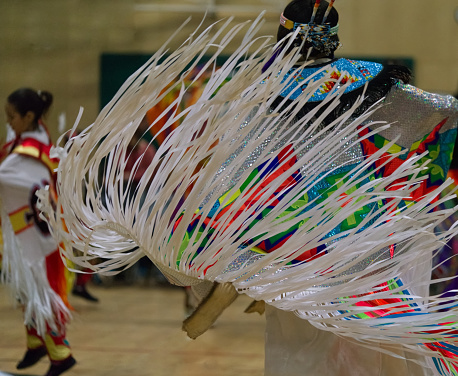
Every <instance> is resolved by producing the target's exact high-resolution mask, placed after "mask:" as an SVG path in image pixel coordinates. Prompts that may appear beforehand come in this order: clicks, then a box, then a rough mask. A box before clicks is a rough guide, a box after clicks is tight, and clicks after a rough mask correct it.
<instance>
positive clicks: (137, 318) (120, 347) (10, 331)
mask: <svg viewBox="0 0 458 376" xmlns="http://www.w3.org/2000/svg"><path fill="white" fill-rule="evenodd" d="M90 290H91V292H93V294H94V295H96V296H97V297H98V298H100V302H99V303H95V304H94V303H90V302H86V301H85V300H82V299H80V298H77V297H71V303H72V305H73V306H74V308H75V312H74V320H73V322H72V324H71V325H70V326H69V328H68V340H69V341H70V344H71V346H72V349H73V354H74V357H75V358H76V360H77V362H78V363H77V365H76V366H75V367H74V368H72V369H71V370H69V371H68V372H66V373H65V374H64V375H65V376H83V375H84V376H121V375H122V376H261V375H263V365H264V345H263V342H264V317H263V316H260V315H258V314H245V313H243V311H244V309H245V308H246V306H248V304H249V303H250V300H249V299H248V298H247V297H246V296H240V297H239V298H238V299H237V300H236V301H235V302H234V304H233V305H232V306H231V307H229V308H228V309H227V310H226V311H225V312H224V313H223V315H222V316H221V317H220V318H219V320H218V321H217V323H216V325H215V326H214V327H213V328H212V329H210V330H209V331H208V332H207V333H205V334H204V335H203V336H201V337H199V338H198V339H197V340H190V339H188V338H187V337H186V335H185V333H184V332H182V331H181V323H182V320H183V318H184V316H185V312H184V292H183V290H181V289H179V288H172V287H169V288H165V287H161V288H159V287H140V286H131V287H127V286H109V287H102V286H90ZM24 351H25V331H24V327H23V325H22V315H21V311H20V310H19V309H14V308H13V307H12V305H11V301H10V298H9V296H8V295H7V292H6V290H5V288H4V287H3V286H0V376H3V375H4V374H5V373H6V374H12V375H31V376H32V375H33V376H35V375H37V376H39V375H44V374H45V373H46V370H47V369H48V366H49V363H48V360H47V359H44V360H41V361H40V362H39V363H38V364H37V365H35V366H33V367H31V368H29V369H27V370H25V371H22V372H19V371H17V370H16V363H17V361H18V360H19V359H20V358H21V357H22V355H23V353H24Z"/></svg>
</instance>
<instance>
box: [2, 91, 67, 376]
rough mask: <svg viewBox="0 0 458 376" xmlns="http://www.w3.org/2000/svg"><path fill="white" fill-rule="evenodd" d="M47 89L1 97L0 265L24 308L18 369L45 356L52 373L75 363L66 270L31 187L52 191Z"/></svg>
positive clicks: (53, 161) (50, 375)
mask: <svg viewBox="0 0 458 376" xmlns="http://www.w3.org/2000/svg"><path fill="white" fill-rule="evenodd" d="M52 99H53V97H52V95H51V94H50V93H49V92H47V91H41V92H37V91H35V90H32V89H29V88H22V89H18V90H16V91H14V92H13V93H11V94H10V95H9V96H8V99H7V102H6V107H5V110H6V116H7V120H8V123H9V124H10V126H11V127H12V128H13V130H14V132H15V134H16V138H15V140H14V142H13V143H12V144H11V146H10V148H9V150H8V153H7V155H6V157H5V159H4V160H3V161H2V162H1V164H0V198H1V212H2V235H3V251H4V253H3V265H2V281H3V283H5V284H7V285H8V287H10V289H11V293H12V296H13V298H14V299H16V300H17V301H19V302H20V303H21V304H22V305H23V307H24V323H25V326H26V332H27V351H26V353H25V355H24V358H23V359H22V360H21V361H20V362H19V363H18V365H17V368H18V369H24V368H27V367H31V366H33V365H34V364H36V363H37V362H38V361H39V360H40V359H41V358H42V357H43V356H45V355H48V357H49V359H50V361H51V365H50V368H49V370H48V372H47V373H46V376H58V375H60V374H62V373H63V372H65V371H67V370H68V369H70V368H71V367H73V366H74V364H75V359H74V358H73V356H72V353H71V349H70V346H69V344H68V341H67V339H66V335H65V327H66V324H67V322H68V320H69V318H70V312H69V308H68V307H69V305H68V301H67V290H68V289H67V276H66V274H67V273H68V271H67V269H66V268H65V266H64V265H63V263H62V260H61V257H60V255H59V251H58V246H57V244H56V243H55V241H54V239H53V238H52V237H51V235H50V232H49V228H48V225H47V224H46V222H45V221H44V220H43V219H42V218H41V217H40V214H39V210H38V208H37V202H38V197H37V195H36V193H37V191H38V190H39V189H41V188H44V187H49V193H50V195H51V194H54V187H53V186H54V169H55V168H56V166H57V162H58V161H57V160H56V159H53V158H52V157H51V156H50V154H49V152H50V148H51V146H52V144H51V140H50V137H49V135H48V132H47V130H46V127H45V125H44V122H43V117H44V115H45V114H46V112H47V111H48V109H49V107H50V105H51V103H52Z"/></svg>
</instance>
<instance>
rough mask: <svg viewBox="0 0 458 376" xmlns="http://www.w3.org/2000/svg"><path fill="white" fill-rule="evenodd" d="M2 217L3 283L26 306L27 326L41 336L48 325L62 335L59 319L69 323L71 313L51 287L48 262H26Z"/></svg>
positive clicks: (9, 227)
mask: <svg viewBox="0 0 458 376" xmlns="http://www.w3.org/2000/svg"><path fill="white" fill-rule="evenodd" d="M0 206H1V205H0ZM1 215H2V235H3V244H4V247H3V260H2V273H1V282H2V283H4V284H5V285H7V286H8V291H9V293H10V295H11V297H12V299H13V300H14V301H15V302H16V303H19V304H21V305H22V306H23V309H24V325H26V326H28V325H31V326H33V327H34V328H35V329H36V330H37V332H38V334H39V335H40V336H42V337H44V336H45V334H46V333H47V325H48V326H49V328H51V330H53V331H55V332H58V333H59V332H61V330H62V329H63V328H62V326H61V325H60V322H61V321H60V320H61V319H64V320H65V321H69V320H70V317H71V314H70V311H69V309H68V308H67V307H66V305H65V304H64V302H63V301H62V299H61V298H60V296H59V295H57V293H56V292H55V291H54V290H53V289H52V288H51V286H50V285H49V282H48V278H47V271H46V264H45V259H44V258H43V260H42V262H40V263H38V264H32V263H31V262H29V261H27V257H26V255H24V250H23V249H22V247H21V246H20V244H19V242H18V240H17V238H16V236H15V235H14V230H13V226H12V224H11V222H10V219H9V217H8V214H7V213H6V212H5V211H4V210H2V213H1Z"/></svg>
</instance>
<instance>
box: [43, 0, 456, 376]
mask: <svg viewBox="0 0 458 376" xmlns="http://www.w3.org/2000/svg"><path fill="white" fill-rule="evenodd" d="M333 3H334V2H333V1H331V2H330V3H327V2H325V1H318V0H317V1H311V0H300V1H298V0H296V1H293V2H292V3H290V4H289V5H288V6H287V7H286V9H285V11H284V12H283V14H282V17H281V19H280V23H281V27H280V33H279V34H280V38H281V37H282V34H283V35H285V38H286V39H282V40H280V41H279V43H277V45H276V46H275V47H274V48H273V49H270V48H266V44H267V42H265V43H264V44H263V43H262V42H263V39H254V35H255V33H256V30H257V27H259V23H258V22H257V21H255V22H254V24H253V25H252V27H250V29H249V31H248V32H247V34H246V35H245V38H243V42H242V44H241V46H240V47H239V49H237V50H236V52H235V53H234V54H233V55H231V56H230V57H229V58H228V60H227V62H226V64H224V65H223V66H222V67H221V69H219V70H215V71H214V72H213V74H212V76H211V77H210V79H209V81H208V83H207V85H206V87H205V90H204V92H203V93H202V96H201V97H200V98H199V99H198V100H197V102H196V103H195V104H194V105H193V106H191V107H189V108H188V109H187V111H186V112H185V113H180V114H176V113H175V114H173V116H172V118H171V120H170V121H171V122H172V121H176V120H177V119H179V118H180V117H185V118H184V120H183V122H182V123H181V125H180V126H179V127H178V128H177V129H176V130H175V131H174V132H173V133H172V134H171V135H170V136H169V137H168V139H167V140H165V142H163V143H162V144H161V146H160V147H159V149H158V150H157V152H156V155H155V157H154V158H153V161H152V163H151V165H150V166H149V167H148V169H147V170H146V171H145V173H144V176H143V177H142V179H141V180H140V182H139V184H138V189H139V192H147V194H146V198H145V204H144V206H147V207H151V206H152V205H153V204H154V207H153V209H152V210H151V211H148V210H145V209H144V208H143V207H139V206H138V205H134V203H131V205H129V206H127V207H126V206H123V204H122V203H124V202H125V201H124V200H125V197H126V195H127V191H126V190H125V189H124V187H123V184H122V182H123V176H122V171H123V170H124V168H125V164H123V163H122V162H120V161H123V160H124V156H125V153H126V150H127V146H128V145H127V144H128V140H129V139H130V138H131V137H132V134H133V133H134V132H135V130H136V128H137V127H138V126H139V124H140V122H141V119H142V118H143V116H144V111H145V110H144V108H145V106H147V104H148V103H153V102H154V101H155V100H157V98H158V93H160V91H161V89H163V88H165V87H167V84H168V80H172V79H175V77H177V76H180V75H182V71H183V70H184V69H186V67H187V65H188V64H191V65H192V64H197V63H196V62H194V57H195V56H200V54H201V53H203V52H206V51H208V50H209V49H210V48H212V47H215V46H216V47H215V48H217V51H216V52H215V53H214V56H213V60H214V59H215V56H217V55H218V54H219V53H221V51H222V50H223V48H224V47H225V46H226V45H227V43H229V42H230V40H231V38H232V37H233V36H234V34H235V33H236V31H237V30H239V29H240V26H235V27H234V28H233V29H231V30H228V31H227V32H226V34H225V35H226V37H225V38H223V40H222V41H221V42H220V41H218V43H217V42H216V41H215V39H216V38H217V37H218V33H216V34H215V35H214V36H211V34H210V31H211V29H208V30H205V31H204V32H203V33H202V34H201V35H199V36H198V37H196V36H195V35H192V37H190V39H189V40H188V41H187V43H184V44H183V45H182V46H181V47H180V48H179V49H178V50H176V51H175V52H173V53H172V54H171V55H170V56H169V57H168V58H167V59H165V61H164V62H163V63H159V60H160V57H161V54H162V50H161V51H159V52H158V53H157V54H156V55H154V56H153V57H152V58H151V60H150V61H149V62H148V63H147V64H146V65H145V66H144V67H143V69H141V70H139V71H138V72H139V73H138V74H137V75H133V76H132V77H131V78H130V79H129V80H128V81H127V82H126V84H125V85H124V86H123V87H122V88H121V89H120V91H119V94H118V95H117V96H115V98H113V101H112V102H111V103H110V104H109V105H108V106H107V108H105V109H104V111H103V112H102V113H101V114H100V116H99V117H98V118H97V119H96V121H95V123H94V124H93V125H92V126H91V127H89V128H88V129H86V130H85V131H83V132H82V135H81V137H79V138H76V139H74V140H73V143H76V144H78V150H79V151H78V153H76V152H74V148H72V147H71V145H72V144H71V143H70V144H69V145H66V146H65V150H63V151H62V160H61V163H60V165H59V173H58V185H57V187H58V189H59V192H60V193H61V194H60V195H59V205H62V207H63V208H64V213H65V212H66V210H69V211H71V212H72V213H73V214H74V217H73V218H69V217H66V218H65V219H66V220H65V222H66V224H67V225H68V226H69V228H70V229H71V231H69V232H65V231H61V230H60V229H59V226H58V223H59V221H61V219H62V216H61V215H60V213H56V216H54V215H52V213H53V210H52V207H51V206H50V205H47V206H45V208H44V209H45V211H46V212H47V213H50V214H51V215H50V216H49V219H50V221H51V223H52V224H53V225H52V226H51V228H52V229H53V230H54V236H55V237H56V239H58V240H59V241H62V242H64V243H66V244H69V245H72V246H74V247H75V248H77V249H80V250H84V251H85V255H84V256H80V255H78V254H72V253H71V252H69V251H65V250H63V251H64V252H66V254H67V255H68V257H70V258H71V259H72V260H73V261H75V262H76V263H77V264H81V265H83V266H88V267H90V265H91V264H90V262H91V260H92V259H95V258H97V257H101V258H104V259H105V261H104V262H102V263H100V264H99V265H93V266H92V267H93V269H94V270H99V271H102V272H106V273H113V271H114V270H116V269H117V268H119V267H123V266H129V265H132V263H133V262H135V260H136V259H138V258H139V257H141V256H142V255H144V254H147V255H148V256H149V257H150V258H151V259H152V260H153V262H155V264H156V265H157V266H158V267H159V268H160V269H161V271H162V272H163V273H164V274H165V275H166V276H167V277H168V279H169V280H170V281H171V282H172V283H175V284H180V285H183V286H192V287H193V288H194V290H195V291H197V292H198V291H199V289H201V290H202V291H205V293H208V288H209V286H210V287H213V286H212V285H211V282H215V281H216V282H217V283H218V285H217V286H216V288H215V289H214V290H215V291H216V290H218V286H221V290H225V291H223V293H222V294H219V293H217V294H216V296H217V297H221V295H223V296H226V295H228V296H230V299H225V302H224V304H225V303H227V302H228V301H229V302H230V300H231V299H233V296H234V294H233V293H234V291H235V292H238V293H245V294H247V295H248V296H250V297H252V298H253V299H255V300H258V301H261V300H263V301H265V303H266V313H267V333H268V334H267V342H266V355H267V356H266V371H265V372H266V375H272V376H273V375H290V376H292V375H303V374H329V375H331V374H341V375H347V374H351V375H358V374H364V375H367V374H390V375H396V372H397V373H398V374H403V375H404V374H409V373H410V374H416V375H418V374H420V375H421V374H422V373H423V374H433V373H436V374H441V373H442V374H446V373H447V372H448V373H452V374H453V372H456V371H457V364H458V362H457V354H458V351H457V341H456V335H455V333H456V331H457V330H458V325H457V323H456V322H455V320H454V318H453V317H454V316H453V315H454V312H455V311H454V304H455V299H450V298H441V297H440V296H435V297H428V287H429V283H430V281H429V279H430V278H429V276H430V273H431V259H432V257H433V252H434V251H436V250H437V249H439V248H440V246H441V244H443V243H444V242H446V241H448V240H449V239H450V238H451V237H452V236H453V235H454V234H455V233H456V229H453V228H452V229H449V230H447V231H444V232H442V233H437V234H436V233H434V228H436V227H437V225H438V224H440V223H441V222H443V221H444V220H445V219H446V218H447V217H448V216H449V215H450V214H451V212H452V211H453V209H452V210H437V211H435V210H434V209H435V208H437V207H438V206H439V205H440V204H441V203H443V202H445V201H447V200H450V199H451V197H452V196H451V195H445V196H444V198H440V199H439V197H440V194H441V193H442V192H443V191H445V189H446V188H447V187H448V185H449V184H450V183H449V182H445V183H444V179H445V176H446V174H447V169H448V165H449V163H450V155H451V153H452V151H453V144H454V140H455V137H456V126H457V104H456V101H454V100H452V99H451V98H449V97H441V96H436V95H433V94H429V93H425V92H423V91H421V90H419V89H416V88H414V87H412V86H409V85H408V84H407V82H408V80H409V76H410V75H409V72H408V71H407V70H406V69H404V68H402V67H391V66H388V67H384V66H382V65H380V64H376V63H371V62H363V61H353V60H346V59H339V60H335V59H334V58H333V52H334V51H335V49H336V48H337V47H338V46H339V41H338V37H337V29H338V27H337V20H338V15H337V12H336V11H335V9H334V8H333ZM222 26H224V25H222ZM226 27H227V24H226ZM219 33H224V27H222V28H221V29H220V30H219ZM290 33H291V35H288V34H290ZM164 48H165V47H164ZM250 48H252V49H253V50H254V51H255V52H254V53H253V54H251V55H249V54H248V55H247V51H249V50H250ZM211 61H212V59H211ZM234 68H237V69H236V70H235V73H234V74H233V75H232V78H231V80H230V81H229V82H227V83H226V84H225V85H224V86H223V87H222V88H221V89H220V90H218V91H217V92H216V90H217V88H218V87H219V85H220V84H221V83H222V82H223V81H224V80H225V78H226V77H228V76H229V75H230V74H232V72H233V70H234ZM165 78H167V79H165ZM384 97H385V98H386V99H384V100H383V98H384ZM428 98H429V101H426V99H428ZM129 109H130V110H131V111H130V112H129V111H128V110H129ZM413 109H415V115H416V116H415V117H413V116H412V114H413V112H412V111H413ZM392 120H396V123H393V124H387V121H392ZM153 125H154V124H153ZM153 125H151V126H153ZM413 129H414V130H415V131H412V130H413ZM101 139H103V140H104V141H103V143H101V144H100V147H99V149H98V150H97V154H96V155H95V154H91V153H92V151H93V149H94V146H95V145H98V142H99V140H101ZM215 142H217V146H216V147H212V146H213V145H214V144H215ZM438 150H440V152H437V151H438ZM106 159H108V160H109V163H108V165H107V170H106V171H107V176H108V178H107V179H106V182H107V183H106V185H105V187H103V188H104V190H102V187H98V186H97V185H96V184H93V181H92V180H91V179H88V180H86V185H87V187H93V188H91V189H92V191H91V193H90V195H89V196H88V200H86V201H84V200H82V199H81V197H80V196H79V192H71V193H70V192H69V191H68V189H67V188H68V187H74V186H75V182H80V181H81V180H82V176H84V175H83V173H84V174H87V173H88V172H89V174H91V173H92V172H93V171H97V170H98V168H99V165H100V163H102V160H106ZM204 159H205V160H206V163H205V164H204V165H203V166H201V168H200V169H199V170H196V167H197V166H198V165H199V163H200V162H201V161H202V160H204ZM67 166H75V167H76V168H75V170H74V174H72V175H68V174H65V173H64V172H65V170H66V168H67ZM77 166H82V167H81V168H79V167H77ZM83 166H84V167H83ZM156 169H157V173H156V174H155V176H154V178H153V180H152V181H151V182H150V179H151V177H152V172H153V171H156ZM196 171H198V172H197V173H196ZM93 175H94V176H95V174H93ZM150 183H151V184H150ZM189 186H192V190H191V192H189V194H188V195H187V196H186V200H185V201H184V202H178V199H179V198H181V197H183V194H184V192H186V190H187V188H188V187H189ZM102 191H103V192H105V199H106V202H108V203H109V205H108V206H107V207H103V206H102V205H100V202H101V201H102V200H103V198H102V197H101V192H102ZM170 192H175V197H174V198H173V199H172V200H169V197H170ZM137 247H138V248H137ZM66 249H67V250H71V249H72V248H71V247H66ZM210 294H212V292H210ZM210 298H211V296H210ZM208 302H209V300H204V302H203V306H205V308H209V305H208ZM224 304H222V305H224ZM210 308H211V305H210ZM444 308H449V309H450V311H448V312H444V311H443V309H444ZM198 329H199V330H198V331H197V333H193V337H195V334H196V335H199V334H200V333H199V331H200V330H201V329H202V328H200V327H199V328H198ZM203 329H205V328H203ZM350 341H352V342H353V343H350ZM386 355H393V358H392V359H393V360H391V358H390V359H389V360H388V357H387V356H386ZM404 359H408V360H409V361H404ZM396 360H398V361H397V362H396Z"/></svg>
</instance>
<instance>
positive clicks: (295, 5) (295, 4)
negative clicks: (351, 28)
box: [277, 0, 339, 56]
mask: <svg viewBox="0 0 458 376" xmlns="http://www.w3.org/2000/svg"><path fill="white" fill-rule="evenodd" d="M314 5H315V0H293V1H291V2H290V3H289V4H288V5H287V6H286V8H285V9H284V11H283V15H284V16H285V17H286V18H287V19H289V20H291V21H293V22H299V23H309V22H310V19H311V18H312V13H313V7H314ZM328 5H329V3H328V2H327V1H325V0H323V1H321V3H320V6H319V8H318V11H317V14H316V17H315V21H314V23H316V24H318V25H319V24H321V22H322V21H323V17H324V14H325V12H326V9H327V8H328ZM326 23H327V24H328V23H329V24H330V25H331V27H334V26H336V25H337V24H338V23H339V13H337V10H336V9H335V8H334V7H333V8H332V9H331V12H330V13H329V15H328V17H327V19H326ZM291 32H292V30H288V29H286V28H285V27H283V26H282V25H280V26H279V27H278V31H277V41H280V40H281V39H283V38H284V37H286V36H287V35H288V34H289V33H291ZM298 38H299V37H298ZM331 39H332V40H335V41H339V37H338V36H337V35H333V36H332V37H331ZM298 42H299V44H300V41H298ZM310 47H311V45H310V44H309V43H307V42H306V43H305V44H304V47H303V49H302V51H301V53H302V54H304V55H305V54H307V52H308V50H309V48H310ZM316 53H317V51H315V50H312V52H311V56H313V55H314V54H316Z"/></svg>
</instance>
